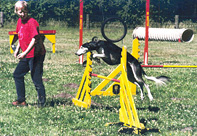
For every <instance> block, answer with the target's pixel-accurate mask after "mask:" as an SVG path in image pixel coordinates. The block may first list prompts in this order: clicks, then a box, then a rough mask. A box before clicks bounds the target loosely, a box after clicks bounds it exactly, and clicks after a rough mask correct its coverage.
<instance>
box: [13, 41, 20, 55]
mask: <svg viewBox="0 0 197 136" xmlns="http://www.w3.org/2000/svg"><path fill="white" fill-rule="evenodd" d="M19 51H20V44H19V43H18V45H17V46H16V49H15V51H14V57H15V58H17V55H18V53H19Z"/></svg>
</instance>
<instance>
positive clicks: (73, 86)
mask: <svg viewBox="0 0 197 136" xmlns="http://www.w3.org/2000/svg"><path fill="white" fill-rule="evenodd" d="M63 87H67V88H79V85H78V84H75V83H68V84H65V85H63Z"/></svg>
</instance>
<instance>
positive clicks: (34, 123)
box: [0, 25, 197, 136]
mask: <svg viewBox="0 0 197 136" xmlns="http://www.w3.org/2000/svg"><path fill="white" fill-rule="evenodd" d="M40 29H41V30H42V29H45V30H47V29H56V31H57V34H56V53H54V54H53V53H52V52H51V43H50V42H49V41H48V40H47V39H46V40H45V46H46V49H47V55H46V59H45V63H44V75H43V80H44V85H45V88H46V93H47V105H46V107H44V108H38V107H37V106H36V101H37V92H36V90H35V88H34V85H33V83H32V80H31V77H30V74H27V75H26V77H25V83H26V97H27V103H28V104H29V105H28V106H27V107H13V106H12V105H11V103H12V101H14V100H15V99H16V90H15V84H14V80H13V77H12V73H13V71H14V69H15V67H16V65H17V62H18V60H17V59H15V58H14V57H13V54H10V51H9V36H8V31H13V30H15V26H14V25H13V26H6V27H4V28H0V135H40V136H41V135H79V136H81V135H91V136H94V135H113V136H114V135H131V133H129V132H127V133H126V132H125V133H124V132H123V133H119V132H118V130H119V129H120V128H121V127H122V126H121V125H118V124H117V125H112V126H108V127H105V126H104V125H105V124H106V123H109V122H119V108H120V103H119V96H113V97H99V96H94V97H92V101H93V102H92V106H91V108H89V109H83V108H80V107H76V106H74V105H73V104H72V98H73V97H75V96H76V93H77V89H78V86H79V84H80V81H81V78H82V75H83V72H84V69H85V68H84V67H82V66H81V65H80V64H79V63H78V61H79V57H78V56H75V55H74V53H75V52H76V51H77V49H78V48H79V47H78V46H79V40H78V39H79V32H78V28H65V27H57V26H55V27H53V26H48V27H41V28H40ZM93 36H98V37H99V38H100V39H103V38H102V37H101V34H100V28H98V29H96V28H95V29H90V30H86V29H85V30H84V39H83V42H87V41H90V40H91V38H92V37H93ZM196 37H197V35H195V38H194V40H193V41H192V42H191V43H178V42H158V41H150V42H149V64H155V65H159V64H160V65H163V64H165V65H197V53H196V52H197V38H196ZM132 40H133V39H132V30H128V34H127V36H126V38H125V39H124V41H123V42H119V43H117V44H118V45H119V46H121V47H122V46H123V45H125V46H127V49H128V51H129V52H131V50H132ZM140 44H141V45H140V49H141V51H140V61H141V62H143V49H144V41H140ZM85 57H86V56H84V60H85V59H86V58H85ZM115 67H116V66H108V65H106V64H105V63H104V62H102V61H101V63H100V64H98V63H96V62H94V63H93V72H94V73H97V74H101V75H105V76H107V75H108V74H109V73H110V72H112V71H113V69H114V68H115ZM144 70H145V71H146V73H147V75H152V76H159V75H166V76H169V77H170V78H171V82H170V83H169V84H168V85H167V86H164V87H157V86H156V85H155V84H154V83H153V82H151V81H146V82H147V83H148V84H149V85H150V89H151V92H152V94H153V97H154V100H153V101H152V102H150V101H149V99H148V97H147V92H146V91H144V96H145V99H144V100H143V101H141V99H140V93H139V89H138V90H137V95H136V96H133V97H134V100H135V105H136V107H137V112H138V116H139V119H140V121H141V122H142V123H144V124H145V127H146V128H150V129H149V131H147V132H145V133H143V135H154V136H158V135H160V136H169V135H173V136H174V135H175V136H194V135H196V134H197V132H196V119H197V112H196V108H197V106H196V96H197V93H196V92H197V80H196V77H197V69H196V68H144ZM100 82H101V79H98V78H94V77H93V78H92V88H94V87H96V86H97V85H98V83H100Z"/></svg>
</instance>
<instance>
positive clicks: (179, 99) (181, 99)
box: [171, 98, 187, 101]
mask: <svg viewBox="0 0 197 136" xmlns="http://www.w3.org/2000/svg"><path fill="white" fill-rule="evenodd" d="M171 100H173V101H183V100H187V99H185V98H171Z"/></svg>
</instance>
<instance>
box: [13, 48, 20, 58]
mask: <svg viewBox="0 0 197 136" xmlns="http://www.w3.org/2000/svg"><path fill="white" fill-rule="evenodd" d="M18 52H19V51H18V50H15V51H14V57H15V58H17V55H18Z"/></svg>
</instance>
